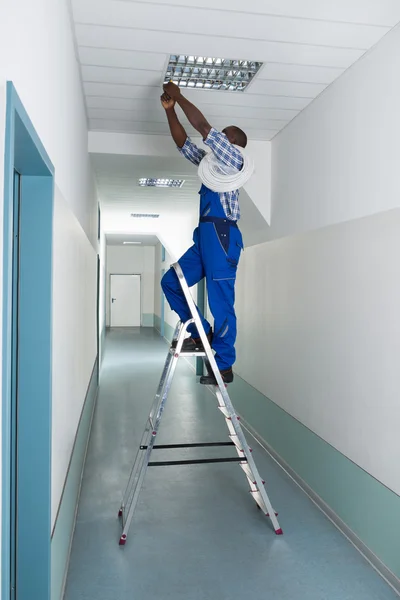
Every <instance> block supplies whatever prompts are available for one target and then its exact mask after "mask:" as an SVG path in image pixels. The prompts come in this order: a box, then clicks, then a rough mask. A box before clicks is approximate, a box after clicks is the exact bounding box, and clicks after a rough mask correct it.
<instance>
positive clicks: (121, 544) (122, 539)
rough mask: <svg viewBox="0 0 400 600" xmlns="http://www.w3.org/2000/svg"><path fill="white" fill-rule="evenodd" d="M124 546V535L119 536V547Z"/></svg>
mask: <svg viewBox="0 0 400 600" xmlns="http://www.w3.org/2000/svg"><path fill="white" fill-rule="evenodd" d="M125 544H126V535H121V537H120V538H119V545H120V546H125Z"/></svg>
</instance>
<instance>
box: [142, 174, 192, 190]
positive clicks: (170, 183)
mask: <svg viewBox="0 0 400 600" xmlns="http://www.w3.org/2000/svg"><path fill="white" fill-rule="evenodd" d="M138 183H139V185H140V186H142V187H162V188H165V187H174V188H181V187H182V186H183V184H184V183H185V181H184V179H166V178H165V179H159V178H146V177H142V178H141V179H139V182H138Z"/></svg>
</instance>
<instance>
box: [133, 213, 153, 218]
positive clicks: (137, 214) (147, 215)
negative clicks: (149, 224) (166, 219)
mask: <svg viewBox="0 0 400 600" xmlns="http://www.w3.org/2000/svg"><path fill="white" fill-rule="evenodd" d="M159 216H160V215H157V214H154V213H153V214H152V213H131V217H133V218H134V219H158V217H159Z"/></svg>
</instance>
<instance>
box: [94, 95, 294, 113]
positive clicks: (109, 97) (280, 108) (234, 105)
mask: <svg viewBox="0 0 400 600" xmlns="http://www.w3.org/2000/svg"><path fill="white" fill-rule="evenodd" d="M85 98H99V99H100V98H101V99H105V100H139V101H142V99H141V98H131V97H125V98H123V97H122V96H95V95H93V94H85ZM274 98H280V96H274ZM152 101H153V102H154V103H156V102H157V103H158V102H159V100H158V99H157V98H152ZM143 102H146V104H148V100H143ZM207 104H208V105H209V106H219V105H218V104H215V105H214V104H211V103H207ZM224 106H233V107H235V108H264V107H263V106H252V107H249V106H248V105H244V104H225V105H224ZM88 108H103V107H102V106H89V107H88ZM265 109H266V110H287V111H292V112H295V113H299V112H300V111H301V110H302V109H301V110H300V109H297V108H283V107H280V106H267V107H265ZM107 110H108V109H107ZM115 110H118V109H115ZM122 110H127V109H122ZM128 110H129V109H128Z"/></svg>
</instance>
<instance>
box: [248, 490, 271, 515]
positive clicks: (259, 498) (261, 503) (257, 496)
mask: <svg viewBox="0 0 400 600" xmlns="http://www.w3.org/2000/svg"><path fill="white" fill-rule="evenodd" d="M250 494H251V495H252V496H253V498H254V500H255V501H256V502H257V504H258V506H259V507H260V508H261V510H262V511H264V513H265V516H266V517H269V516H270V514H269V512H268V508H267V507H266V506H265V504H264V500H263V499H262V496H261V493H260V492H259V491H258V490H257V491H256V492H252V491H250ZM274 515H275V516H276V517H277V516H278V513H277V512H276V511H274Z"/></svg>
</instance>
